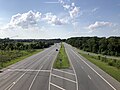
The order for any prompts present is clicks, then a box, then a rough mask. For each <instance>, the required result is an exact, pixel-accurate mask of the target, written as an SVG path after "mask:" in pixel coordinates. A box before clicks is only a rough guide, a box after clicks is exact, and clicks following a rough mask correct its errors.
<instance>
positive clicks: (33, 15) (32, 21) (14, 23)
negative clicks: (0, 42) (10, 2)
mask: <svg viewBox="0 0 120 90" xmlns="http://www.w3.org/2000/svg"><path fill="white" fill-rule="evenodd" d="M42 21H45V22H47V23H49V24H52V25H64V24H67V22H68V21H67V20H66V19H65V18H58V17H57V16H56V15H54V14H52V13H46V14H42V13H40V12H33V11H31V10H30V11H28V12H26V13H22V14H20V13H18V14H16V15H13V16H12V17H11V20H10V22H9V23H8V24H7V25H5V26H3V27H2V28H1V29H14V28H22V29H28V28H31V27H37V26H38V24H39V23H40V22H42Z"/></svg>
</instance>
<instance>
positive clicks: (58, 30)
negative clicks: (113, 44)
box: [0, 0, 120, 39]
mask: <svg viewBox="0 0 120 90" xmlns="http://www.w3.org/2000/svg"><path fill="white" fill-rule="evenodd" d="M81 36H98V37H110V36H120V0H0V38H12V39H13V38H15V39H57V38H61V39H67V38H70V37H81Z"/></svg>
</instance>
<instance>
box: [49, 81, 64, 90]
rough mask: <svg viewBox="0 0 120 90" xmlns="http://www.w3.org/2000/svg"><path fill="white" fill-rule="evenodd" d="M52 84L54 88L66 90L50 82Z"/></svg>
mask: <svg viewBox="0 0 120 90" xmlns="http://www.w3.org/2000/svg"><path fill="white" fill-rule="evenodd" d="M50 84H51V85H53V86H55V87H57V88H59V89H61V90H65V89H64V88H62V87H60V86H58V85H56V84H53V83H51V82H50Z"/></svg>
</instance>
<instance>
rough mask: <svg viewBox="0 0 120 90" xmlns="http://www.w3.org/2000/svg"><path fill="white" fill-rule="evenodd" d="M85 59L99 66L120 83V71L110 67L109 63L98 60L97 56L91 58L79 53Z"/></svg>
mask: <svg viewBox="0 0 120 90" xmlns="http://www.w3.org/2000/svg"><path fill="white" fill-rule="evenodd" d="M79 53H80V54H81V55H82V56H83V57H85V58H86V59H87V60H89V61H90V62H92V63H94V64H95V65H97V66H98V67H99V68H101V69H102V70H103V71H105V72H106V73H108V74H109V75H111V76H112V77H113V78H115V79H116V80H118V81H119V82H120V69H118V68H116V67H113V66H110V65H108V63H105V62H103V61H101V60H98V59H97V56H93V55H92V56H91V55H88V54H85V53H82V52H79ZM108 60H109V59H108Z"/></svg>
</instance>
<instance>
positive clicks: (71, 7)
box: [59, 0, 80, 18]
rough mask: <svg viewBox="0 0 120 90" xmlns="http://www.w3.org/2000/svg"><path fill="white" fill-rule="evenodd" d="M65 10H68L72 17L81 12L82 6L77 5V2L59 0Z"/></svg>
mask: <svg viewBox="0 0 120 90" xmlns="http://www.w3.org/2000/svg"><path fill="white" fill-rule="evenodd" d="M59 2H60V4H62V6H63V8H64V9H65V10H68V13H69V15H70V17H71V18H75V17H76V16H78V14H79V12H80V7H77V6H75V3H71V4H67V2H65V1H64V0H59Z"/></svg>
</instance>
